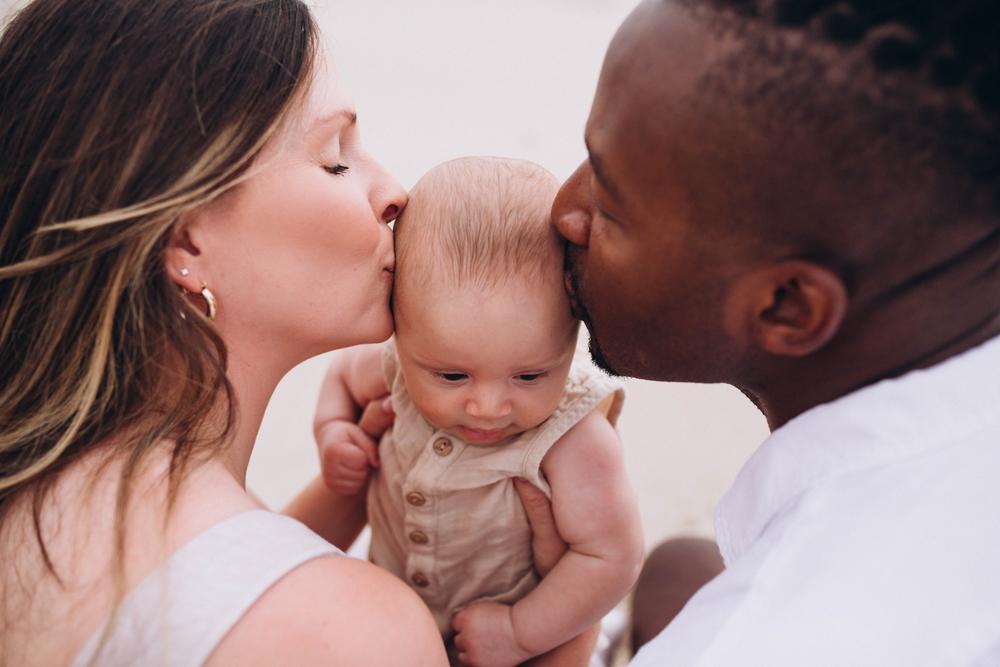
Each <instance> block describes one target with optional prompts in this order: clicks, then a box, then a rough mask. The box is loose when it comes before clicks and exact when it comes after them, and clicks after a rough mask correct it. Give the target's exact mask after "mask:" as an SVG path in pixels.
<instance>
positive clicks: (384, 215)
mask: <svg viewBox="0 0 1000 667" xmlns="http://www.w3.org/2000/svg"><path fill="white" fill-rule="evenodd" d="M315 70H316V71H315V74H314V77H313V82H312V84H311V86H310V88H309V89H308V91H307V92H306V95H305V97H304V99H303V100H302V101H301V102H300V103H299V104H298V105H297V106H296V107H295V108H294V109H293V110H292V111H291V112H290V115H289V116H288V118H287V119H286V121H285V122H284V123H283V124H282V125H281V126H280V127H279V128H278V129H277V131H276V133H275V134H274V135H273V136H272V137H271V138H270V139H269V140H268V142H267V144H266V145H265V147H264V149H263V150H262V152H261V154H260V156H259V158H258V159H257V162H256V164H255V167H254V172H253V175H252V176H251V177H250V178H249V179H248V180H247V181H245V182H244V183H242V184H241V185H239V186H237V187H236V188H234V189H233V190H232V191H230V192H229V193H227V194H226V195H224V196H222V197H220V198H219V200H217V201H216V202H213V203H212V204H210V205H208V206H207V207H205V208H204V209H203V210H201V211H199V212H198V213H197V214H195V215H194V216H192V220H191V222H190V223H189V224H187V225H186V226H185V229H186V231H187V235H188V240H187V244H188V247H189V248H192V249H194V251H195V252H196V254H195V255H194V257H193V258H192V259H191V261H192V263H194V264H195V266H193V267H191V268H190V269H189V271H190V272H191V276H190V278H192V279H195V281H199V282H200V281H204V282H205V283H207V285H208V287H209V289H211V290H212V292H213V293H214V294H215V296H216V297H217V299H218V303H219V310H218V315H217V318H216V325H217V326H218V328H219V330H220V332H221V333H222V336H223V339H224V340H225V341H226V343H227V345H229V346H230V347H231V348H233V347H234V345H237V344H238V343H240V342H242V343H244V344H245V345H247V346H248V347H249V348H250V350H251V351H252V350H254V349H257V351H258V353H259V354H262V355H263V354H273V353H276V352H280V350H281V349H282V348H284V349H286V350H288V351H289V353H290V354H293V355H294V356H297V357H300V359H304V358H306V357H308V356H312V355H315V354H319V353H321V352H324V351H327V350H330V349H333V348H336V347H343V346H347V345H352V344H356V343H361V342H373V341H379V340H384V339H385V338H387V337H388V336H389V335H390V333H391V332H392V319H391V316H390V313H389V308H388V301H389V293H390V290H391V288H392V271H393V268H394V261H395V260H394V256H393V245H392V232H391V230H390V229H389V226H388V223H389V222H390V221H392V220H393V219H395V217H396V216H397V215H398V213H399V212H400V211H401V210H402V208H403V206H405V203H406V193H405V191H404V190H403V189H402V188H401V187H400V185H399V184H398V183H397V182H396V181H395V180H394V179H393V178H392V177H391V176H390V175H389V174H388V173H386V172H385V170H384V169H383V168H382V167H381V166H380V165H379V164H378V163H377V162H376V161H375V160H374V159H372V157H371V156H369V155H368V154H367V153H366V152H365V150H364V148H363V147H362V145H361V140H360V137H359V134H358V127H357V122H356V116H355V112H354V107H353V104H352V103H351V101H350V99H349V98H348V96H347V94H346V92H345V90H344V88H343V86H342V84H341V81H340V79H339V77H338V76H337V73H336V71H335V70H334V68H333V67H332V65H331V64H329V63H328V62H326V61H325V59H324V57H323V54H322V53H321V54H319V57H318V59H317V65H316V67H315ZM172 268H175V267H172ZM196 270H197V271H200V272H201V275H200V276H196V275H194V274H195V271H196ZM255 346H260V347H255ZM295 361H297V360H295Z"/></svg>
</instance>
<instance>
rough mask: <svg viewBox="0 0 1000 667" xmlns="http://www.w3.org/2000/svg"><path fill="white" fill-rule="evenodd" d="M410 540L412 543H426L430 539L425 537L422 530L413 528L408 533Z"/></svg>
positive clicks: (425, 534)
mask: <svg viewBox="0 0 1000 667" xmlns="http://www.w3.org/2000/svg"><path fill="white" fill-rule="evenodd" d="M410 541H411V542H413V543H414V544H427V543H428V542H430V539H429V538H428V537H427V533H425V532H424V531H422V530H415V531H413V532H412V533H410Z"/></svg>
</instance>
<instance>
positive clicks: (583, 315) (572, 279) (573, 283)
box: [565, 248, 621, 377]
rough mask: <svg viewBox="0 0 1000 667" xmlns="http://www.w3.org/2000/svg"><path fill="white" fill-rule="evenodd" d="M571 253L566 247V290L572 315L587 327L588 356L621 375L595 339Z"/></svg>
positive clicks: (616, 374) (605, 370) (606, 369)
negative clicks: (588, 340)
mask: <svg viewBox="0 0 1000 667" xmlns="http://www.w3.org/2000/svg"><path fill="white" fill-rule="evenodd" d="M571 253H572V250H571V249H570V248H567V249H566V261H565V282H566V291H567V293H568V295H569V299H570V305H571V307H572V309H573V316H574V317H576V318H577V319H578V320H581V321H582V322H583V324H584V326H586V327H587V333H588V334H589V336H588V338H589V339H590V342H589V343H588V345H587V349H588V351H589V352H590V358H591V360H592V361H593V362H594V365H595V366H597V367H598V368H600V369H601V370H602V371H604V372H605V373H607V374H608V375H610V376H612V377H621V374H620V373H619V372H618V371H616V370H615V368H614V366H612V365H611V362H610V361H609V360H608V358H607V356H605V354H604V351H603V350H602V349H601V344H600V342H599V341H598V340H597V334H596V332H595V329H594V323H593V320H592V319H591V317H590V311H588V310H587V306H586V304H584V302H583V297H582V294H583V291H582V290H581V288H580V282H581V281H580V274H579V271H578V270H577V266H576V262H574V261H573V259H572V257H571Z"/></svg>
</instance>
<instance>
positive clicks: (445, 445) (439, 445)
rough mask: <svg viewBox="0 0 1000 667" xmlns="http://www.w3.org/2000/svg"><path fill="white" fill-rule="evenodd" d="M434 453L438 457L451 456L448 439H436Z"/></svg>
mask: <svg viewBox="0 0 1000 667" xmlns="http://www.w3.org/2000/svg"><path fill="white" fill-rule="evenodd" d="M434 453H435V454H437V455H438V456H448V455H449V454H451V440H449V439H448V438H438V439H437V440H435V441H434Z"/></svg>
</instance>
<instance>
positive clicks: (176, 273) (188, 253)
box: [164, 214, 210, 292]
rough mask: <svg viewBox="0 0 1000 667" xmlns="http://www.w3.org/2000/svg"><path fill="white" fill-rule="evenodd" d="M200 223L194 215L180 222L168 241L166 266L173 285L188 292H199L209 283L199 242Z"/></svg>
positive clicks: (183, 217)
mask: <svg viewBox="0 0 1000 667" xmlns="http://www.w3.org/2000/svg"><path fill="white" fill-rule="evenodd" d="M198 237H199V235H198V223H197V219H196V217H195V216H194V215H193V214H186V215H184V216H182V217H181V219H180V220H178V222H177V224H175V225H174V228H173V230H172V231H171V233H170V238H169V239H168V240H167V248H166V252H165V258H164V264H165V267H166V271H167V277H168V278H169V279H170V281H171V282H172V283H174V284H175V285H177V286H178V287H180V288H181V289H184V290H186V291H188V292H198V291H200V290H201V288H202V286H203V285H205V284H207V283H208V282H210V281H209V279H208V276H207V275H205V272H206V267H205V266H203V265H204V264H205V262H204V256H203V255H202V245H201V243H200V242H199V238H198Z"/></svg>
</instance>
